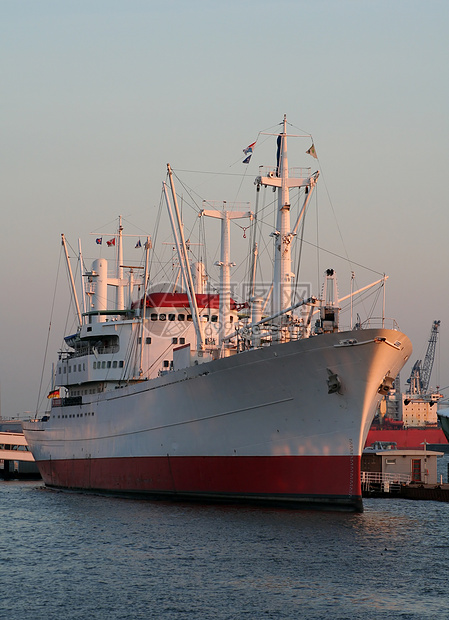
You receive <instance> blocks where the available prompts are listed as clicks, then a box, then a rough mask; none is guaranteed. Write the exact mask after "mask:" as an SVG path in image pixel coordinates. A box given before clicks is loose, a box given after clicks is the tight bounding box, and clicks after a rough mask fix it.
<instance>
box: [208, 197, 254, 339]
mask: <svg viewBox="0 0 449 620" xmlns="http://www.w3.org/2000/svg"><path fill="white" fill-rule="evenodd" d="M252 215H253V214H252V213H251V211H225V210H223V211H216V210H209V209H203V210H202V211H201V213H200V217H201V216H207V217H214V218H216V219H219V220H221V260H220V261H218V262H216V263H215V264H216V265H217V266H218V267H220V269H221V275H220V307H219V343H220V345H221V344H222V343H223V341H224V338H225V336H226V325H227V323H228V322H229V314H230V311H231V279H230V278H231V272H230V269H231V267H234V266H235V263H231V262H230V258H229V254H230V248H231V241H230V230H229V228H230V223H231V220H235V219H241V218H244V217H249V218H250V219H251V218H252Z"/></svg>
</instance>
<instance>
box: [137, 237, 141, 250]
mask: <svg viewBox="0 0 449 620" xmlns="http://www.w3.org/2000/svg"><path fill="white" fill-rule="evenodd" d="M141 247H142V244H141V243H140V239H139V241H138V242H137V243H136V248H141Z"/></svg>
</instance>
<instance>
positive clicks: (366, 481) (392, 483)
mask: <svg viewBox="0 0 449 620" xmlns="http://www.w3.org/2000/svg"><path fill="white" fill-rule="evenodd" d="M360 477H361V483H362V491H381V492H383V493H392V492H394V491H399V489H400V488H401V486H403V485H404V484H410V482H411V481H412V477H411V474H394V473H382V472H377V471H362V472H361V474H360Z"/></svg>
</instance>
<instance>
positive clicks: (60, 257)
mask: <svg viewBox="0 0 449 620" xmlns="http://www.w3.org/2000/svg"><path fill="white" fill-rule="evenodd" d="M61 259H62V245H61V248H60V251H59V261H58V269H57V270H56V280H55V286H54V290H53V300H52V302H51V311H50V322H49V324H48V332H47V341H46V343H45V351H44V359H43V361H42V372H41V380H40V382H39V391H38V395H37V403H36V417H37V414H38V411H39V403H40V400H41V391H42V382H43V380H44V371H45V364H46V362H47V352H48V343H49V341H50V333H51V323H52V320H53V312H54V309H55V299H56V290H57V287H58V280H59V270H60V268H61ZM52 382H53V377H52Z"/></svg>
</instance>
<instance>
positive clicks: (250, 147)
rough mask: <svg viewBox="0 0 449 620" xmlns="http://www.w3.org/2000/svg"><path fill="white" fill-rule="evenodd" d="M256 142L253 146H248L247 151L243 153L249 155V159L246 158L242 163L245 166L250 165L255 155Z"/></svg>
mask: <svg viewBox="0 0 449 620" xmlns="http://www.w3.org/2000/svg"><path fill="white" fill-rule="evenodd" d="M256 142H257V140H256ZM256 142H253V143H252V144H250V145H249V146H247V147H246V149H243V152H244V153H245V155H247V157H245V159H244V160H243V162H242V163H243V164H249V161H250V159H251V156H252V154H253V149H254V145H255V144H256Z"/></svg>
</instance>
